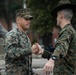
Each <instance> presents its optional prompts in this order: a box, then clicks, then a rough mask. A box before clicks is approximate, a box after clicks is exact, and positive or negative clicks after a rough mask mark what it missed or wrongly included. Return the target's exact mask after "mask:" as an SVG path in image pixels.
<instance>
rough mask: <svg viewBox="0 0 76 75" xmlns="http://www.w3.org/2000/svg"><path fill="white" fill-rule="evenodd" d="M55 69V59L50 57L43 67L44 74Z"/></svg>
mask: <svg viewBox="0 0 76 75" xmlns="http://www.w3.org/2000/svg"><path fill="white" fill-rule="evenodd" d="M53 69H54V60H53V59H51V58H50V59H49V61H48V62H47V63H46V64H45V66H44V68H43V71H44V74H50V73H52V72H53Z"/></svg>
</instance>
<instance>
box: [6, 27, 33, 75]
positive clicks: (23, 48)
mask: <svg viewBox="0 0 76 75" xmlns="http://www.w3.org/2000/svg"><path fill="white" fill-rule="evenodd" d="M5 53H6V56H5V61H6V63H5V65H6V72H7V75H32V52H31V43H30V40H29V38H28V36H27V35H26V34H25V33H23V32H21V31H20V30H19V29H18V28H15V29H13V30H11V31H10V32H8V33H7V35H6V39H5Z"/></svg>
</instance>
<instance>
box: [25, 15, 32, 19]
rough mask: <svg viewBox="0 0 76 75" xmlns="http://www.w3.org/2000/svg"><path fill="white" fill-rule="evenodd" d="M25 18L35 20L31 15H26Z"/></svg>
mask: <svg viewBox="0 0 76 75" xmlns="http://www.w3.org/2000/svg"><path fill="white" fill-rule="evenodd" d="M24 18H25V19H33V16H31V15H25V16H24Z"/></svg>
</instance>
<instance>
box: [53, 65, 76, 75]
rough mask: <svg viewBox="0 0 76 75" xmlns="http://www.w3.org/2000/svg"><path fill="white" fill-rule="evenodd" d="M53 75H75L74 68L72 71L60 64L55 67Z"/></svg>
mask: <svg viewBox="0 0 76 75" xmlns="http://www.w3.org/2000/svg"><path fill="white" fill-rule="evenodd" d="M53 75H76V70H75V71H74V69H71V68H70V67H69V68H68V69H67V68H66V67H64V66H63V65H60V66H59V67H57V68H56V67H55V69H54V74H53Z"/></svg>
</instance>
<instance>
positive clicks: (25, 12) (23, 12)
mask: <svg viewBox="0 0 76 75" xmlns="http://www.w3.org/2000/svg"><path fill="white" fill-rule="evenodd" d="M16 17H22V18H24V19H33V16H31V14H30V9H29V8H23V9H18V10H16Z"/></svg>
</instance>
